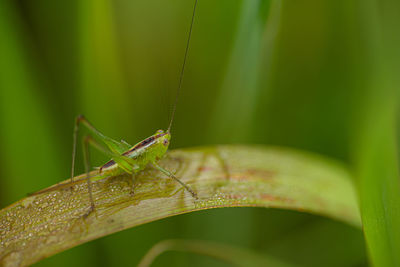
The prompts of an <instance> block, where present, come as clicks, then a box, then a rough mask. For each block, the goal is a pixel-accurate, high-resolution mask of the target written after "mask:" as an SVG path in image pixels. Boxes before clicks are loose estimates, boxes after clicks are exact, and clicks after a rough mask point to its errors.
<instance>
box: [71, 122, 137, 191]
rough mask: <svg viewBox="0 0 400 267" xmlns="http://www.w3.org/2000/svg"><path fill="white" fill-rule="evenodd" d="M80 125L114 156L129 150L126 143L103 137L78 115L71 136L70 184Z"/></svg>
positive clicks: (72, 177) (72, 179)
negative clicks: (103, 144) (102, 143)
mask: <svg viewBox="0 0 400 267" xmlns="http://www.w3.org/2000/svg"><path fill="white" fill-rule="evenodd" d="M80 124H82V125H83V126H85V128H87V129H88V130H89V131H90V132H91V134H92V135H93V136H95V137H97V138H98V139H99V140H101V141H102V142H104V143H105V144H106V145H107V146H108V148H109V149H110V150H111V151H112V152H114V154H122V153H123V152H124V151H126V150H128V149H129V148H130V145H129V144H128V143H126V142H118V141H116V140H114V139H112V138H110V137H108V136H105V135H104V134H102V133H101V132H100V131H99V130H97V129H96V128H95V127H94V126H93V125H92V124H91V123H90V122H89V121H88V120H87V119H86V118H85V117H84V116H83V115H79V116H78V117H76V119H75V126H74V134H73V145H72V166H71V183H72V182H73V181H74V172H75V158H76V143H77V138H78V131H79V126H80Z"/></svg>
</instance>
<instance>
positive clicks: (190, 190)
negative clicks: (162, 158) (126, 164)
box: [152, 161, 198, 199]
mask: <svg viewBox="0 0 400 267" xmlns="http://www.w3.org/2000/svg"><path fill="white" fill-rule="evenodd" d="M152 164H153V165H154V167H156V169H157V170H159V171H160V172H162V173H164V174H165V175H167V176H168V177H170V178H172V179H174V180H175V181H177V182H178V183H179V184H181V185H182V186H183V187H184V188H185V189H186V190H187V191H188V192H189V193H190V194H191V195H192V196H193V197H194V198H195V199H198V197H197V194H196V193H195V192H194V191H193V190H192V189H191V188H190V187H189V186H188V185H187V184H185V183H184V182H182V181H181V180H179V179H178V177H176V176H175V175H174V174H172V173H171V172H170V171H169V170H166V169H164V168H163V167H161V166H160V165H158V163H157V162H155V161H154V162H152Z"/></svg>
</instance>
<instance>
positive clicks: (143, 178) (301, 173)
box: [0, 146, 360, 266]
mask: <svg viewBox="0 0 400 267" xmlns="http://www.w3.org/2000/svg"><path fill="white" fill-rule="evenodd" d="M160 164H161V165H163V167H165V168H168V169H169V170H171V171H173V172H175V173H176V175H177V176H178V177H181V179H182V180H183V181H184V182H185V183H188V184H189V185H190V186H191V187H192V188H193V189H194V190H195V191H196V192H197V194H198V196H199V200H195V199H193V198H192V197H191V195H190V194H189V193H187V192H186V191H184V190H182V188H181V187H180V186H179V185H178V184H177V183H175V182H174V181H173V180H171V179H168V178H165V177H164V176H163V175H162V174H160V173H159V172H157V171H156V170H154V169H152V168H148V169H146V170H145V171H144V172H142V173H140V174H139V175H138V176H137V177H136V181H135V183H136V187H135V195H134V196H132V195H130V189H131V179H130V177H129V175H125V176H124V175H122V176H118V177H110V178H108V179H103V180H99V181H96V182H94V183H93V193H94V199H95V203H96V213H92V214H91V215H90V216H89V217H88V218H86V219H84V218H82V215H83V214H84V213H85V212H86V211H87V209H88V208H89V202H88V194H87V188H86V183H85V182H84V181H82V183H80V184H78V185H76V186H75V188H74V191H73V192H71V191H70V190H59V191H53V192H49V193H46V194H42V195H36V196H32V197H28V198H25V199H22V200H21V201H19V202H17V203H15V204H13V205H11V206H9V207H7V208H5V209H3V210H2V211H1V212H0V225H1V229H2V231H1V232H0V237H1V244H2V248H3V249H2V250H1V251H0V259H1V263H2V264H4V265H6V266H13V265H14V264H15V265H18V264H23V265H27V264H32V263H34V262H37V261H38V260H40V259H42V258H46V257H49V256H51V255H53V254H55V253H58V252H60V251H63V250H66V249H68V248H71V247H74V246H77V245H79V244H82V243H84V242H87V241H90V240H93V239H96V238H99V237H101V236H105V235H108V234H111V233H114V232H117V231H121V230H124V229H127V228H130V227H134V226H137V225H140V224H144V223H147V222H151V221H154V220H158V219H162V218H166V217H169V216H173V215H177V214H182V213H187V212H192V211H196V210H202V209H210V208H219V207H245V206H256V207H273V208H284V209H292V210H299V211H305V212H311V213H315V214H320V215H323V216H328V217H331V218H334V219H338V220H341V221H344V222H347V223H350V224H352V225H354V226H360V217H359V211H358V205H357V201H356V194H355V190H354V187H353V184H352V182H351V179H350V176H349V174H348V172H347V171H346V169H345V168H343V166H341V165H340V164H338V163H336V162H333V161H331V160H327V159H324V158H323V157H319V156H315V155H310V154H306V153H304V152H298V151H293V150H288V149H281V148H267V147H263V146H217V147H208V148H194V149H186V150H175V151H172V152H170V153H169V155H168V157H167V158H165V159H163V160H162V161H161V163H160ZM81 177H82V176H81Z"/></svg>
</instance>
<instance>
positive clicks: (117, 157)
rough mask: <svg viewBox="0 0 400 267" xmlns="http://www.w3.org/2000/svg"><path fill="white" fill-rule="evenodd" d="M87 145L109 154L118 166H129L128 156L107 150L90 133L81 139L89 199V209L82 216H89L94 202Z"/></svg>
mask: <svg viewBox="0 0 400 267" xmlns="http://www.w3.org/2000/svg"><path fill="white" fill-rule="evenodd" d="M89 145H91V146H92V147H94V148H96V149H97V150H98V151H100V152H102V153H104V154H106V155H109V156H110V157H112V158H113V159H114V160H116V161H117V162H118V163H120V164H119V166H120V167H122V165H123V164H124V163H125V164H126V165H128V166H131V163H130V162H129V158H127V157H124V156H122V155H118V154H116V153H114V152H112V151H109V150H108V149H107V148H106V147H104V146H103V145H102V144H100V143H99V142H97V141H96V140H95V139H94V138H93V137H92V136H91V135H87V136H86V137H85V138H84V139H83V157H84V161H85V162H84V163H85V172H86V182H87V187H88V192H89V201H90V209H89V211H88V212H87V213H86V214H85V215H84V217H87V216H89V214H90V213H91V212H92V211H94V210H95V204H94V200H93V192H92V182H91V179H90V178H91V177H90V176H89V171H90V158H89Z"/></svg>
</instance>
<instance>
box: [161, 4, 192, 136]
mask: <svg viewBox="0 0 400 267" xmlns="http://www.w3.org/2000/svg"><path fill="white" fill-rule="evenodd" d="M197 1H198V0H195V2H194V7H193V15H192V22H191V23H190V28H189V35H188V39H187V43H186V50H185V56H184V58H183V64H182V70H181V74H180V76H179V85H178V90H177V92H176V97H175V103H174V106H173V108H172V113H171V120H170V122H169V126H168V130H167V132H168V133H169V132H170V130H171V126H172V122H173V121H174V117H175V111H176V105H177V104H178V98H179V93H180V92H181V88H182V81H183V74H184V73H185V66H186V58H187V54H188V51H189V44H190V38H191V37H192V29H193V24H194V15H195V14H196V7H197Z"/></svg>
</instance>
